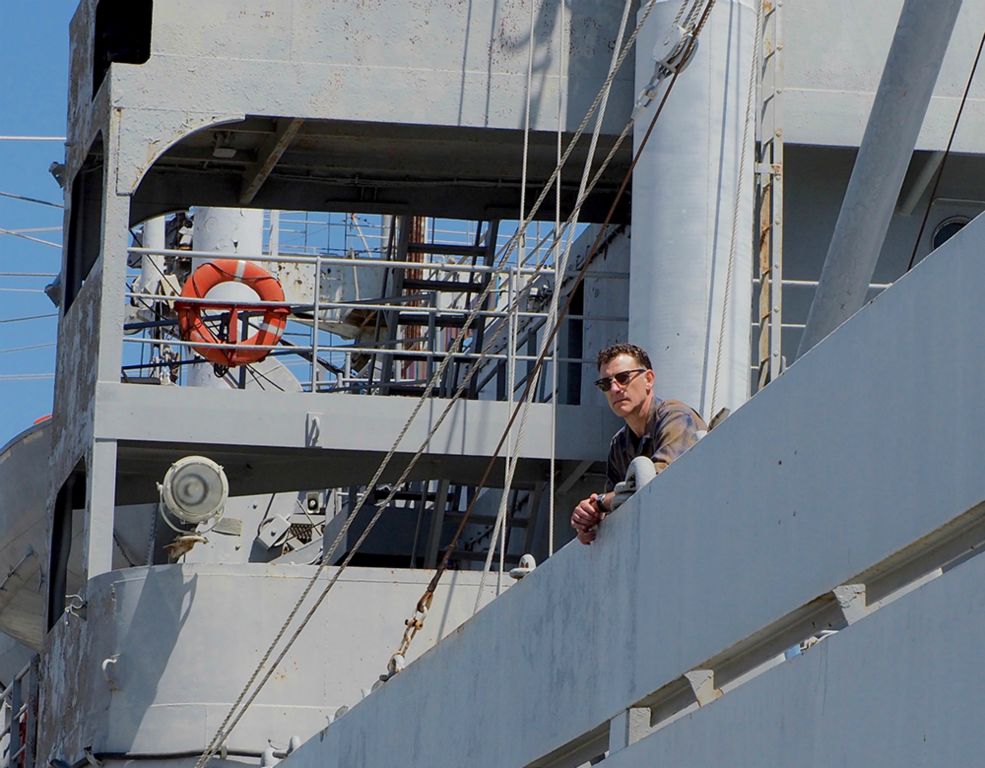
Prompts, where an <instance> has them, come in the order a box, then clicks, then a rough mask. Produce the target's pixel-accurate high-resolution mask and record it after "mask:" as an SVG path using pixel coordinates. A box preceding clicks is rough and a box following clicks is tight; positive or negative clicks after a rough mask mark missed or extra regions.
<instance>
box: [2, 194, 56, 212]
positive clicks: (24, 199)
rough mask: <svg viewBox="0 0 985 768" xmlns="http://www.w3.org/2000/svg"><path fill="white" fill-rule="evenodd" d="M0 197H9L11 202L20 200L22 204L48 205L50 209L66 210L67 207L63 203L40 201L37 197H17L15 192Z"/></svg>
mask: <svg viewBox="0 0 985 768" xmlns="http://www.w3.org/2000/svg"><path fill="white" fill-rule="evenodd" d="M0 197H7V198H9V199H11V200H20V201H21V202H22V203H35V204H36V205H46V206H48V207H49V208H64V207H65V206H64V205H62V204H61V203H52V202H50V201H48V200H40V199H39V198H37V197H28V196H27V195H17V194H14V193H13V192H0Z"/></svg>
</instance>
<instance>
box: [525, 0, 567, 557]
mask: <svg viewBox="0 0 985 768" xmlns="http://www.w3.org/2000/svg"><path fill="white" fill-rule="evenodd" d="M564 8H565V4H564V3H558V24H557V29H558V59H559V61H558V63H559V68H560V70H561V71H562V72H564V71H565V69H564V67H565V61H564V51H565V47H564ZM563 104H564V89H562V88H561V87H560V86H559V87H558V89H557V155H556V162H557V163H560V162H561V145H562V144H563V141H562V138H561V110H562V107H563ZM554 193H555V194H554V231H555V232H557V231H559V230H560V229H561V174H560V172H558V177H557V184H556V185H555V187H554ZM554 263H555V264H556V263H557V250H556V246H555V248H554ZM556 286H557V280H556V279H555V288H556ZM557 358H558V346H557V339H555V340H554V348H553V358H552V367H551V458H550V467H549V468H548V495H547V556H548V557H550V556H552V555H553V554H554V490H555V482H556V481H555V477H554V475H555V473H556V472H557V461H556V459H555V456H554V454H555V452H556V450H555V449H556V442H557V401H558V397H557V386H558V376H557ZM531 517H533V513H532V512H531Z"/></svg>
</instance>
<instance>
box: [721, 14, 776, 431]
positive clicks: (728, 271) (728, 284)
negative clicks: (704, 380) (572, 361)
mask: <svg viewBox="0 0 985 768" xmlns="http://www.w3.org/2000/svg"><path fill="white" fill-rule="evenodd" d="M763 5H764V3H763V2H760V3H759V7H758V8H757V9H756V35H755V38H754V39H753V44H752V63H751V64H750V65H749V67H750V68H749V93H748V95H747V97H746V116H745V123H744V124H743V126H742V148H741V149H740V150H739V173H738V178H737V179H736V182H735V208H734V209H733V211H732V232H731V236H730V239H729V247H728V265H727V266H726V268H725V292H724V294H723V296H722V321H721V325H720V326H719V329H718V348H717V349H716V351H715V376H714V380H713V384H712V387H711V411H710V413H709V414H708V416H709V418H712V417H714V416H715V414H716V413H717V411H716V408H715V404H716V402H717V400H718V380H719V374H720V372H721V369H722V347H724V346H725V326H726V320H727V318H728V307H729V296H730V294H731V292H732V272H733V269H734V268H735V252H736V242H737V240H738V227H739V207H740V203H741V201H742V186H743V182H744V181H745V174H746V149H747V147H746V145H747V144H748V143H749V124H750V123H751V122H752V103H753V95H754V94H755V92H756V70H757V67H758V64H759V46H760V44H761V35H762V28H763Z"/></svg>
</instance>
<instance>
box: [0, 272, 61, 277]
mask: <svg viewBox="0 0 985 768" xmlns="http://www.w3.org/2000/svg"><path fill="white" fill-rule="evenodd" d="M0 277H58V273H57V272H0Z"/></svg>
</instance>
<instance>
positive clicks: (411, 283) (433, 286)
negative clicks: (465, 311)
mask: <svg viewBox="0 0 985 768" xmlns="http://www.w3.org/2000/svg"><path fill="white" fill-rule="evenodd" d="M404 288H410V289H412V290H415V291H444V292H446V293H478V292H479V291H481V290H482V286H481V285H477V284H476V283H471V282H470V283H456V282H455V281H454V280H418V279H417V278H412V277H405V278H404Z"/></svg>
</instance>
